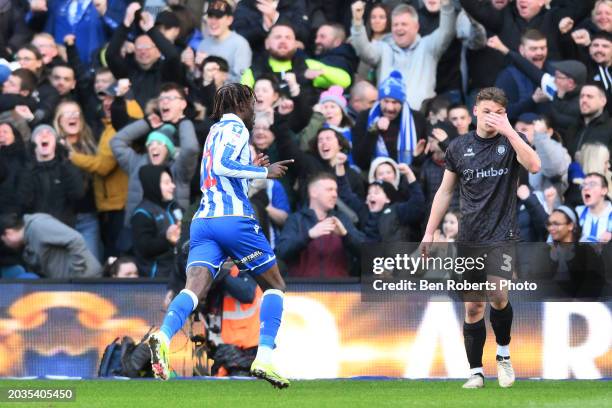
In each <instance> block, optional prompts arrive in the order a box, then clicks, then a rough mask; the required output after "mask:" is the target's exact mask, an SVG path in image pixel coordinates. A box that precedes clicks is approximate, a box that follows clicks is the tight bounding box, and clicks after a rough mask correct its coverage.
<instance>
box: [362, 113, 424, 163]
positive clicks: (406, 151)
mask: <svg viewBox="0 0 612 408" xmlns="http://www.w3.org/2000/svg"><path fill="white" fill-rule="evenodd" d="M401 115H402V117H401V118H400V131H399V135H398V137H397V156H398V157H391V158H392V159H394V160H395V161H397V162H398V163H406V164H412V159H413V156H412V154H413V152H414V149H415V147H416V144H417V132H416V128H415V126H414V118H413V117H412V112H411V111H410V106H409V105H408V103H407V102H404V105H403V107H402V112H401ZM381 116H382V111H381V108H380V101H378V102H376V103H375V104H374V106H373V107H372V109H371V110H370V114H369V115H368V129H370V128H371V126H372V125H373V124H374V123H376V121H377V120H378V119H379V118H380V117H381ZM377 157H390V156H389V151H388V150H387V146H385V141H384V140H383V138H382V136H381V135H380V134H379V135H378V140H377V141H376V150H375V152H374V157H372V159H375V158H377Z"/></svg>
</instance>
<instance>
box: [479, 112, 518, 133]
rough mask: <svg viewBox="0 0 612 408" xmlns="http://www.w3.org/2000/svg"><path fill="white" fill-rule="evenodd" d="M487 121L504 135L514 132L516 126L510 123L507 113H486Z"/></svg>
mask: <svg viewBox="0 0 612 408" xmlns="http://www.w3.org/2000/svg"><path fill="white" fill-rule="evenodd" d="M485 123H486V124H487V125H489V126H490V127H492V128H493V129H495V130H496V131H497V132H498V133H501V134H502V135H504V136H508V135H509V134H511V133H513V132H514V128H513V127H512V125H511V124H510V121H509V120H508V115H507V114H506V113H503V114H499V113H495V112H491V113H487V114H486V115H485Z"/></svg>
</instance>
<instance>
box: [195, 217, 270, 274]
mask: <svg viewBox="0 0 612 408" xmlns="http://www.w3.org/2000/svg"><path fill="white" fill-rule="evenodd" d="M190 234H191V236H190V243H189V257H188V258H187V268H189V267H190V266H205V267H207V268H208V269H209V270H210V272H211V273H212V275H213V278H214V277H216V276H217V273H218V272H219V269H220V268H221V265H223V263H224V262H225V261H226V260H227V258H228V257H230V258H231V259H232V260H233V261H234V263H235V264H236V265H237V266H238V269H240V270H241V271H248V272H250V273H251V274H253V275H259V274H261V273H264V272H265V271H267V270H268V269H270V268H271V267H272V266H274V265H276V256H275V255H274V251H272V248H271V247H270V243H269V242H268V240H267V239H266V237H265V236H264V234H263V232H262V230H261V227H260V226H259V223H258V222H257V221H256V220H255V219H253V218H248V217H217V218H195V219H194V220H193V221H192V222H191V228H190Z"/></svg>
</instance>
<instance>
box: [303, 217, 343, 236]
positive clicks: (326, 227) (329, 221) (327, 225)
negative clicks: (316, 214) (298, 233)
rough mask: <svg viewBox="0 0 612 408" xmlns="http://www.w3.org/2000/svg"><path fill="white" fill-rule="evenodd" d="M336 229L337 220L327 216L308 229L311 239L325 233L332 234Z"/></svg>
mask: <svg viewBox="0 0 612 408" xmlns="http://www.w3.org/2000/svg"><path fill="white" fill-rule="evenodd" d="M335 229H336V222H335V221H334V220H333V218H332V217H329V218H326V219H324V220H323V221H319V222H318V223H316V224H315V226H314V227H312V228H311V229H309V230H308V236H309V237H310V239H317V238H319V237H322V236H324V235H329V234H331V233H332V232H333V231H334V230H335Z"/></svg>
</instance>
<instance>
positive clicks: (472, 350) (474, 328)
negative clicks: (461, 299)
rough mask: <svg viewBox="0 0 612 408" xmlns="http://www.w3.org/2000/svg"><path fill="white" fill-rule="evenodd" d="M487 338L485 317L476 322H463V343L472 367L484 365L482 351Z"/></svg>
mask: <svg viewBox="0 0 612 408" xmlns="http://www.w3.org/2000/svg"><path fill="white" fill-rule="evenodd" d="M486 339H487V329H486V328H485V323H484V318H482V319H480V320H479V321H477V322H476V323H466V322H464V323H463V344H464V345H465V352H466V354H467V358H468V362H469V363H470V368H476V367H482V351H483V349H484V345H485V340H486Z"/></svg>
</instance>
